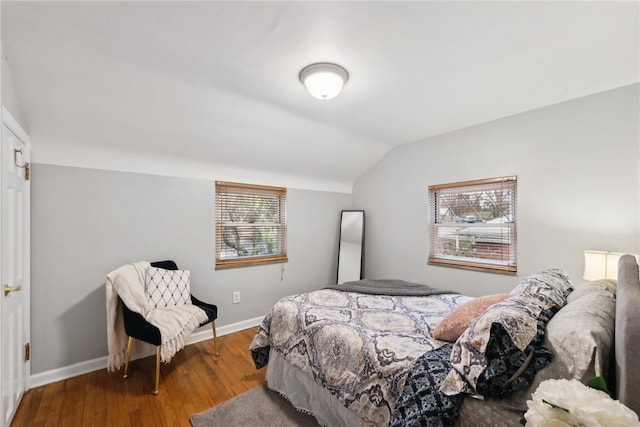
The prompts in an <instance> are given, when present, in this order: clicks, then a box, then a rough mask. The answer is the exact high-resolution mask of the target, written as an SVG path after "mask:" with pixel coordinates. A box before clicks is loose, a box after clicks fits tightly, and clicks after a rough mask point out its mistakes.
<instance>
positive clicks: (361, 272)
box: [336, 209, 365, 284]
mask: <svg viewBox="0 0 640 427" xmlns="http://www.w3.org/2000/svg"><path fill="white" fill-rule="evenodd" d="M347 212H356V213H360V214H362V215H361V218H362V230H361V231H360V276H359V279H358V280H362V279H363V278H364V224H365V215H364V210H362V209H345V210H342V211H340V232H339V234H338V267H337V269H336V283H337V284H340V282H339V279H340V250H341V243H342V225H343V222H344V214H345V213H347Z"/></svg>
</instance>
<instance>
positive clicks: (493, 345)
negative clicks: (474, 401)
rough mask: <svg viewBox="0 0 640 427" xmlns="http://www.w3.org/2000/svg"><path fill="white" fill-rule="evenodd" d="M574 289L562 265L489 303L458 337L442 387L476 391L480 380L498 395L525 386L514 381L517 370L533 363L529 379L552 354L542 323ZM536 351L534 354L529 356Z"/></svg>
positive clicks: (454, 391) (485, 388)
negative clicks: (543, 342)
mask: <svg viewBox="0 0 640 427" xmlns="http://www.w3.org/2000/svg"><path fill="white" fill-rule="evenodd" d="M570 290H571V282H570V281H569V278H568V277H567V274H566V273H565V272H564V271H562V270H559V269H551V270H545V271H543V272H541V273H538V274H534V275H531V276H528V277H526V278H525V279H523V280H522V281H521V282H520V283H519V284H518V286H516V288H515V289H514V290H513V291H512V292H511V294H510V296H509V298H507V299H505V300H504V301H502V302H499V303H497V304H494V305H492V306H491V307H489V308H487V309H486V310H485V311H484V312H483V313H482V314H481V315H480V316H479V317H478V318H477V319H476V320H475V321H474V322H473V323H472V324H471V325H470V326H469V328H468V329H467V330H466V331H465V332H464V333H463V334H462V335H461V336H460V338H458V340H457V341H456V343H455V344H454V345H453V349H452V351H451V356H450V361H451V370H450V371H449V373H448V374H447V377H446V378H445V380H444V381H443V383H442V385H441V386H440V390H441V391H442V392H443V393H445V394H447V395H454V394H459V393H473V394H477V393H478V392H479V390H478V381H479V380H480V382H481V385H482V387H480V388H481V389H482V390H483V392H485V393H487V392H489V393H491V394H494V395H495V394H500V393H503V392H506V391H508V390H514V389H515V388H516V387H523V386H525V385H526V381H514V378H513V376H514V374H515V373H516V372H517V371H519V370H520V368H521V367H522V366H523V365H524V364H525V363H529V366H528V367H527V368H526V370H529V371H528V375H527V378H525V379H527V380H531V379H532V378H533V375H535V372H537V370H540V369H541V368H542V367H544V366H545V365H546V364H547V363H548V362H549V361H550V360H551V355H550V352H549V351H547V350H546V349H545V348H544V346H543V344H542V341H543V338H544V329H545V326H546V323H547V322H548V321H549V319H550V318H551V317H552V316H553V314H554V313H555V312H556V311H558V309H560V307H562V306H563V305H564V304H566V295H567V294H568V293H569V292H570ZM532 351H533V352H534V355H533V359H532V360H531V361H530V362H527V360H528V356H529V355H530V353H531V352H532ZM487 368H490V369H487ZM485 371H486V372H485ZM507 385H508V386H509V388H508V390H507V389H506V388H504V387H506V386H507Z"/></svg>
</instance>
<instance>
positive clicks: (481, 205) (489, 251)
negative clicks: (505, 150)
mask: <svg viewBox="0 0 640 427" xmlns="http://www.w3.org/2000/svg"><path fill="white" fill-rule="evenodd" d="M516 200H517V178H516V177H515V176H508V177H501V178H491V179H483V180H476V181H465V182H458V183H450V184H442V185H432V186H429V222H430V224H429V259H428V262H429V264H441V265H450V266H458V267H463V268H475V269H482V270H493V271H500V272H505V273H516V272H517V229H516Z"/></svg>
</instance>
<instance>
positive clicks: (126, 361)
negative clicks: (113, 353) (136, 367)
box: [123, 337, 133, 378]
mask: <svg viewBox="0 0 640 427" xmlns="http://www.w3.org/2000/svg"><path fill="white" fill-rule="evenodd" d="M132 346H133V337H129V341H128V342H127V359H126V360H125V362H124V376H123V378H127V372H129V358H130V357H131V347H132Z"/></svg>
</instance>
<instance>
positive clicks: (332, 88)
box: [298, 62, 349, 100]
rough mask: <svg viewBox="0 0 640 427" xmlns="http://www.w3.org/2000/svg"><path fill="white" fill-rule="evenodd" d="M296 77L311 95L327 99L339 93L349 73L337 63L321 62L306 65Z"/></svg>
mask: <svg viewBox="0 0 640 427" xmlns="http://www.w3.org/2000/svg"><path fill="white" fill-rule="evenodd" d="M298 77H299V78H300V81H301V82H302V84H303V85H304V86H305V87H306V88H307V90H308V91H309V93H310V94H311V96H313V97H314V98H318V99H322V100H327V99H331V98H335V97H336V96H337V95H338V94H339V93H340V91H341V90H342V86H344V84H345V83H346V82H347V80H349V73H348V72H347V70H345V69H344V68H343V67H341V66H339V65H337V64H331V63H328V62H322V63H316V64H311V65H307V66H306V67H304V68H303V69H302V71H300V75H299V76H298Z"/></svg>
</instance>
